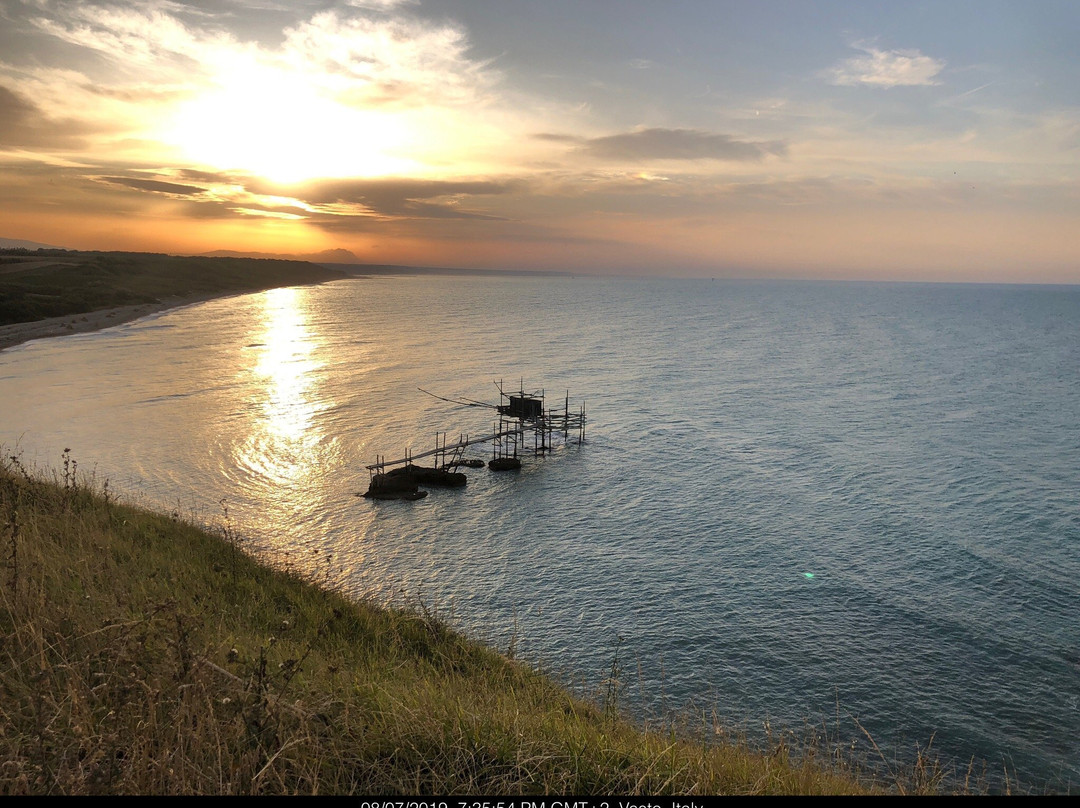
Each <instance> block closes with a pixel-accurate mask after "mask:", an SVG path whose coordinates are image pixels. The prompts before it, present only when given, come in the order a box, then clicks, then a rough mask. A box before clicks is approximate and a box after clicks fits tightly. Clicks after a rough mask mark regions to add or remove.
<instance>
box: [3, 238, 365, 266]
mask: <svg viewBox="0 0 1080 808" xmlns="http://www.w3.org/2000/svg"><path fill="white" fill-rule="evenodd" d="M62 249H64V247H57V246H55V245H53V244H41V243H40V242H37V241H24V240H23V239H21V238H0V250H62ZM343 252H347V250H346V251H343ZM349 255H352V253H349ZM352 257H353V260H354V261H355V260H356V256H355V255H352Z"/></svg>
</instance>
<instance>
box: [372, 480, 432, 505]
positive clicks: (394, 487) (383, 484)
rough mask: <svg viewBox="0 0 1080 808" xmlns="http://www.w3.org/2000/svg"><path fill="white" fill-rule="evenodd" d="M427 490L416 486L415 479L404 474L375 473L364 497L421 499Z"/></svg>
mask: <svg viewBox="0 0 1080 808" xmlns="http://www.w3.org/2000/svg"><path fill="white" fill-rule="evenodd" d="M427 494H428V492H427V491H420V490H419V489H418V488H417V487H416V480H415V479H414V478H412V477H409V476H407V475H404V474H391V473H387V474H376V475H375V476H374V477H372V478H371V485H370V486H369V487H368V490H367V493H365V494H364V497H366V498H367V499H408V500H413V499H423V498H424V497H426V496H427Z"/></svg>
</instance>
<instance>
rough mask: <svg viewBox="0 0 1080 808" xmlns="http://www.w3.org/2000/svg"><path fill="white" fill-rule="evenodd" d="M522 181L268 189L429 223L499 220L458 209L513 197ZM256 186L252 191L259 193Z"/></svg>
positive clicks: (397, 182)
mask: <svg viewBox="0 0 1080 808" xmlns="http://www.w3.org/2000/svg"><path fill="white" fill-rule="evenodd" d="M523 185H524V183H523V182H521V181H520V180H416V179H397V178H394V179H375V180H328V181H322V182H315V183H309V184H307V185H305V186H302V187H299V188H294V189H288V190H286V189H281V188H276V189H275V188H274V187H273V186H266V187H265V189H264V190H265V191H276V192H277V193H281V194H287V195H289V196H292V197H294V198H296V199H299V200H301V201H303V202H306V203H308V204H310V205H316V206H323V207H325V206H335V205H345V206H350V205H353V206H362V207H363V209H365V210H366V211H369V212H370V214H371V215H376V216H384V217H414V218H425V219H498V218H500V217H498V216H492V215H491V214H487V213H479V212H476V211H470V210H466V209H463V208H460V207H458V205H459V203H460V202H461V201H462V200H464V199H466V198H467V197H470V196H494V195H500V194H509V193H513V192H515V191H517V190H520V189H521V188H522V187H523ZM258 189H259V186H258V185H256V186H255V187H253V188H252V190H258Z"/></svg>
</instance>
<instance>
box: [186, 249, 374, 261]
mask: <svg viewBox="0 0 1080 808" xmlns="http://www.w3.org/2000/svg"><path fill="white" fill-rule="evenodd" d="M201 255H205V256H206V257H208V258H277V259H283V260H285V261H310V262H312V263H313V264H331V263H332V264H353V263H356V262H357V261H359V260H360V259H359V258H357V257H356V255H354V254H353V253H352V252H350V251H349V250H343V249H340V248H339V249H336V250H323V251H322V252H317V253H264V252H238V251H236V250H214V251H213V252H207V253H201Z"/></svg>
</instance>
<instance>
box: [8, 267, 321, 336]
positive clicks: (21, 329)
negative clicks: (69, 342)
mask: <svg viewBox="0 0 1080 808" xmlns="http://www.w3.org/2000/svg"><path fill="white" fill-rule="evenodd" d="M332 280H340V279H339V278H334V279H332ZM328 282H329V281H325V280H323V281H313V282H312V283H300V284H291V285H294V286H311V285H317V284H321V283H328ZM275 288H286V287H274V286H268V287H266V288H265V289H241V290H236V289H233V290H229V291H222V292H218V293H207V294H201V295H185V296H184V297H170V298H165V299H164V300H159V301H157V302H156V303H136V304H134V305H132V306H114V307H113V308H110V309H97V310H96V311H83V312H79V313H78V314H65V315H64V316H63V317H48V318H46V319H44V320H33V321H31V322H28V323H10V324H8V325H0V353H3V352H4V351H6V350H8V349H9V348H14V347H16V346H18V345H22V344H24V343H27V342H32V341H33V340H38V339H49V338H51V337H66V336H68V335H69V334H88V333H90V332H92V331H102V330H104V329H106V328H111V327H112V326H114V325H122V324H124V323H130V322H132V321H133V320H139V319H141V318H143V317H148V316H150V315H151V314H159V313H160V312H163V311H169V310H170V309H181V308H184V307H185V306H193V305H195V304H196V303H206V302H207V301H210V300H217V299H218V298H222V297H233V296H234V295H249V294H254V293H255V292H265V291H268V290H269V289H275Z"/></svg>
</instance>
